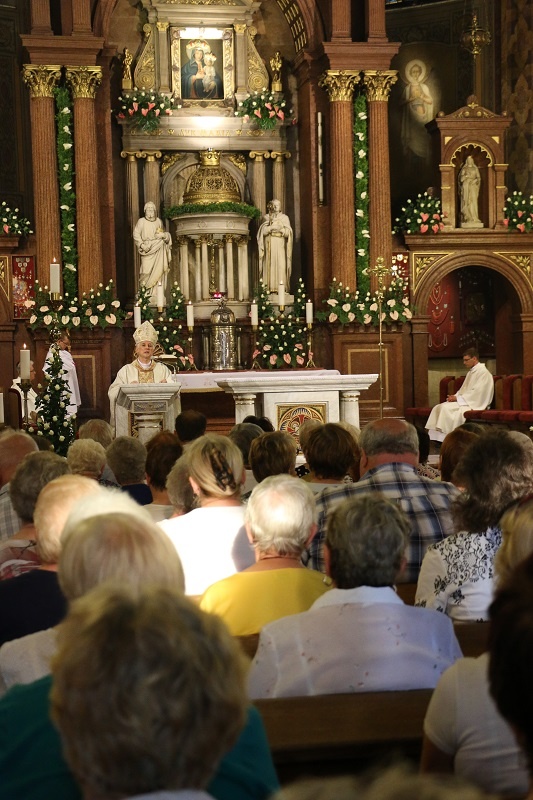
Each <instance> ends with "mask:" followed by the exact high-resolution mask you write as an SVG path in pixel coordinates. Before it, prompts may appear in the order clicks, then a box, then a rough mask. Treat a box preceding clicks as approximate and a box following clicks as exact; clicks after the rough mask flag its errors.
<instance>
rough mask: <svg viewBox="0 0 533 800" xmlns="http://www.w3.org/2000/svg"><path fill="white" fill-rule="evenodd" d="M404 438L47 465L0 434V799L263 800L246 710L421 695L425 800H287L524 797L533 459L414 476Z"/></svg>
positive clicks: (531, 452)
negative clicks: (468, 646)
mask: <svg viewBox="0 0 533 800" xmlns="http://www.w3.org/2000/svg"><path fill="white" fill-rule="evenodd" d="M206 431H207V432H206ZM424 434H425V431H417V429H415V427H414V426H413V425H411V424H409V423H407V422H405V421H403V420H400V419H396V418H394V419H392V418H385V419H379V420H375V421H373V422H370V423H368V424H366V425H365V426H364V427H363V428H362V430H361V431H359V430H358V429H356V428H353V427H352V426H349V425H347V424H344V423H327V424H324V423H321V422H319V421H318V420H311V421H309V422H306V423H304V425H303V426H302V427H301V429H300V441H298V440H297V439H295V438H294V437H293V436H291V435H289V434H288V433H287V432H284V431H276V430H274V426H273V425H272V423H271V422H270V420H267V419H266V418H262V417H251V418H247V419H246V420H245V421H243V422H242V423H239V424H237V425H235V426H234V428H233V429H232V430H231V431H230V432H228V435H221V434H220V433H210V432H209V421H208V420H207V419H206V417H205V416H204V415H203V414H201V413H200V412H196V411H190V412H188V411H184V412H182V413H181V414H180V415H179V416H178V418H177V419H176V422H175V429H174V430H172V431H159V432H158V433H156V434H155V435H154V437H153V438H152V439H151V440H150V441H147V442H146V443H143V442H141V441H140V440H139V439H137V438H134V437H129V436H119V437H117V438H114V436H113V429H112V428H111V426H109V425H108V424H107V423H106V422H104V421H103V420H89V421H87V422H86V423H85V424H84V425H82V426H81V427H80V430H79V436H78V438H77V439H76V440H75V441H74V442H73V444H72V445H71V447H70V449H69V451H68V453H67V456H66V458H62V457H60V456H57V455H56V454H54V453H53V452H47V451H44V450H42V449H39V448H38V446H37V443H36V441H35V440H34V439H33V438H32V437H31V436H29V435H28V434H27V433H25V432H23V431H14V430H9V429H6V430H4V431H3V432H1V433H0V800H4V799H5V800H18V799H19V798H20V799H21V800H22V798H24V800H41V798H42V800H44V798H49V797H57V798H61V799H62V800H96V798H98V800H111V798H138V800H140V798H145V797H146V798H148V797H150V798H160V800H163V798H164V800H187V799H188V798H192V797H194V798H195V800H204V799H207V798H213V797H214V798H217V799H218V800H267V798H269V797H274V795H275V793H276V792H277V790H278V789H279V781H278V777H277V775H276V769H275V765H274V762H273V759H272V754H271V752H270V749H269V741H268V738H267V732H266V731H265V728H264V726H263V722H262V720H261V714H260V712H259V711H258V709H257V708H256V707H255V706H254V705H253V702H254V701H256V702H257V703H258V707H259V708H261V707H262V706H261V703H276V702H279V699H280V698H295V699H296V698H299V697H304V696H305V697H308V698H310V696H316V697H320V696H324V695H335V694H338V695H360V694H362V693H365V694H366V693H373V692H375V693H383V694H384V695H385V694H386V693H389V694H390V695H392V694H394V693H397V692H410V691H416V690H427V691H428V692H429V693H432V694H431V700H430V702H429V706H428V708H427V713H426V718H425V722H424V726H423V731H422V730H421V731H420V747H421V762H420V768H421V771H422V772H423V773H425V775H422V776H420V777H416V776H413V775H412V774H411V773H409V771H408V770H404V771H402V770H401V769H400V770H397V771H396V772H394V771H393V772H391V773H386V774H384V775H383V776H382V777H381V778H378V779H377V780H375V779H374V778H373V779H371V780H366V781H365V780H363V781H361V780H359V778H355V777H354V776H352V777H350V778H346V779H342V780H340V782H335V781H333V782H328V781H323V783H322V784H321V783H319V782H314V781H307V783H304V784H295V785H294V787H293V788H291V789H288V790H286V791H287V795H286V797H287V798H289V797H291V798H293V797H294V798H295V799H296V798H299V797H301V798H305V797H309V798H312V797H313V798H315V797H316V798H319V797H324V798H330V797H331V798H340V797H342V798H346V800H351V798H353V799H354V800H356V799H357V800H360V798H366V797H368V798H373V797H383V798H384V797H388V796H390V797H393V796H394V792H392V791H391V792H390V793H389V788H387V787H389V786H390V785H392V784H394V782H395V781H396V782H397V786H398V787H400V786H403V785H405V792H406V793H407V794H409V793H410V794H409V796H412V797H418V796H420V797H422V796H424V797H425V796H428V797H429V796H431V797H433V796H434V797H437V796H438V797H440V795H438V794H432V793H431V792H433V791H435V792H437V791H438V790H439V791H440V790H442V792H443V794H442V796H443V797H445V796H446V795H445V787H446V786H447V785H448V784H446V783H445V782H444V779H443V778H441V777H439V779H438V780H437V781H435V782H433V778H432V775H433V774H435V773H436V774H438V775H439V776H442V774H445V773H446V774H448V775H450V774H451V773H455V776H456V777H457V778H458V779H459V780H465V781H466V782H469V783H470V788H464V787H465V786H466V784H460V783H458V784H457V787H461V786H462V787H463V788H457V789H456V791H457V792H460V794H456V795H455V796H462V797H465V798H466V797H470V796H471V797H472V798H477V797H479V796H480V795H479V793H477V790H476V789H475V788H472V785H473V786H474V787H478V789H479V790H481V791H482V792H486V793H489V794H490V793H493V794H495V795H496V794H497V795H499V796H502V797H526V796H527V792H528V786H529V780H530V778H529V771H530V764H531V761H530V758H531V752H532V746H531V740H532V735H531V734H530V733H529V726H530V722H529V718H528V716H527V713H528V710H529V706H528V704H529V702H530V701H529V694H530V693H531V690H530V689H529V683H528V682H527V681H526V661H527V658H528V657H529V659H530V660H531V657H530V656H526V654H525V649H524V648H525V645H523V646H522V649H521V652H522V654H523V655H522V658H523V661H524V664H523V665H522V668H521V669H519V667H518V666H517V663H518V662H517V656H516V654H513V653H511V652H510V648H511V645H513V646H516V647H518V645H517V644H516V643H517V642H519V641H520V639H523V641H524V642H528V643H529V642H530V641H531V642H533V561H531V559H533V499H532V498H533V443H532V442H531V440H530V438H529V436H526V435H524V434H517V433H512V432H509V431H506V430H503V429H491V430H489V431H488V432H485V431H479V430H476V431H475V432H472V431H469V430H467V429H465V428H463V427H459V428H456V429H455V430H454V431H452V432H451V433H449V434H448V435H447V436H446V437H445V438H444V441H443V443H442V446H441V448H440V452H439V456H438V458H437V459H433V461H432V463H430V459H429V458H428V448H427V441H426V439H427V437H426V436H425V435H424ZM528 559H530V560H529V561H528ZM528 565H529V566H528ZM528 581H529V583H528ZM528 587H529V593H528ZM495 598H496V599H495ZM528 603H529V605H528ZM511 614H514V617H513V622H512V624H511V622H510V621H509V620H510V619H511ZM489 620H492V623H490V624H492V625H493V626H495V632H494V635H492V634H491V635H490V637H489V645H490V646H489V650H490V652H484V653H482V654H476V655H477V657H475V658H472V657H469V658H464V657H463V653H462V651H461V644H462V643H463V641H464V635H462V633H461V626H462V625H463V626H464V625H466V624H467V623H471V624H475V623H477V624H479V625H480V626H488V625H489ZM513 625H514V626H515V628H516V631H515V629H514V628H513ZM465 630H466V628H465ZM245 640H246V641H245ZM249 640H252V641H253V645H250V641H249ZM460 643H461V644H460ZM250 647H251V649H250ZM245 651H246V652H245ZM493 655H494V661H493V660H492V659H493ZM507 657H508V658H509V665H507V663H506V658H507ZM527 666H528V667H529V662H528V663H527ZM513 669H514V672H513V671H512V670H513ZM509 675H512V676H513V680H514V677H515V676H516V684H517V685H516V687H514V690H515V693H518V692H519V690H520V691H521V693H522V696H523V699H524V709H523V710H521V709H520V703H519V701H518V700H516V699H515V698H514V697H511V691H510V689H509V687H508V686H507V685H506V684H505V680H504V678H505V677H507V680H509ZM511 682H512V681H511ZM385 702H386V701H385ZM288 723H289V720H288ZM398 724H400V725H401V720H400V721H399V723H398ZM420 725H421V723H420ZM289 727H290V725H289ZM338 769H339V768H338V767H337V770H338ZM341 771H344V772H346V771H347V772H349V771H350V770H349V768H346V762H343V769H342V770H341ZM439 781H440V782H441V783H440V784H439ZM374 785H375V787H376V788H375V789H372V787H373V786H374ZM449 785H450V787H452V786H453V785H454V784H449ZM439 786H440V788H439V789H438V788H437V787H439ZM378 787H381V788H378ZM409 787H410V788H409ZM424 787H425V788H424ZM428 787H434V788H431V790H430V789H429V788H428ZM398 791H399V789H398ZM426 791H427V792H430V793H429V794H425V792H426ZM452 791H453V789H452V788H450V795H449V796H451V793H452ZM373 792H374V794H373ZM376 792H377V793H376ZM380 792H381V794H380ZM469 792H470V794H469ZM276 797H278V795H276ZM279 797H283V798H284V797H285V794H283V793H281V794H280V795H279Z"/></svg>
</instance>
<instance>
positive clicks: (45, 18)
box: [30, 0, 52, 36]
mask: <svg viewBox="0 0 533 800" xmlns="http://www.w3.org/2000/svg"><path fill="white" fill-rule="evenodd" d="M30 14H31V33H32V35H33V36H36V35H40V36H52V27H51V25H50V0H32V2H31V3H30Z"/></svg>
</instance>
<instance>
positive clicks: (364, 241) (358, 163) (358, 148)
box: [353, 93, 370, 295]
mask: <svg viewBox="0 0 533 800" xmlns="http://www.w3.org/2000/svg"><path fill="white" fill-rule="evenodd" d="M353 153H354V167H355V208H356V211H355V241H356V247H357V259H356V264H357V269H356V272H357V288H358V289H359V292H360V293H361V294H362V295H365V294H366V293H367V292H368V291H369V289H370V279H369V277H368V272H367V270H368V253H369V248H370V231H369V225H370V223H369V214H368V122H367V104H366V97H365V95H364V94H363V93H361V94H359V95H358V96H357V97H356V99H355V104H354V126H353Z"/></svg>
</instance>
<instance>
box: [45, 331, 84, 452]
mask: <svg viewBox="0 0 533 800" xmlns="http://www.w3.org/2000/svg"><path fill="white" fill-rule="evenodd" d="M46 364H47V370H46V375H47V381H46V384H45V385H44V387H43V386H42V384H39V386H38V389H39V392H38V395H37V400H36V401H35V407H36V410H37V436H45V437H46V438H47V439H48V441H49V442H51V444H52V447H53V448H54V451H55V452H56V453H57V454H58V455H60V456H66V454H67V450H68V449H69V447H70V445H71V444H72V442H73V441H74V436H75V434H74V424H73V420H72V417H70V418H67V406H68V398H69V396H70V387H69V385H68V381H67V380H66V378H64V377H63V374H64V372H65V369H64V367H63V362H62V360H61V356H60V355H59V350H58V348H57V345H54V346H53V347H52V353H51V355H50V357H49V358H48V360H47V362H46Z"/></svg>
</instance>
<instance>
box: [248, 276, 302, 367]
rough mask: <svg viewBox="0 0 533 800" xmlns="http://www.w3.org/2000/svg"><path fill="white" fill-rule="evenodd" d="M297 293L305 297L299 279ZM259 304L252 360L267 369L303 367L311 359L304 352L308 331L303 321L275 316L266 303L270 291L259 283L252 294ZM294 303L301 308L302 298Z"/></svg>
mask: <svg viewBox="0 0 533 800" xmlns="http://www.w3.org/2000/svg"><path fill="white" fill-rule="evenodd" d="M298 291H299V294H300V295H301V296H302V297H304V298H305V286H304V285H303V282H302V281H301V280H300V282H299V285H298ZM254 297H255V300H256V302H257V305H258V315H259V327H258V330H257V341H256V343H255V350H254V352H253V359H254V360H259V361H260V362H262V364H263V366H264V367H265V368H266V369H287V367H305V364H306V360H308V359H310V358H311V354H310V353H308V352H307V331H306V327H305V320H304V322H302V321H300V319H299V318H297V317H296V315H295V314H294V313H293V314H287V316H285V315H284V316H281V315H278V316H276V314H275V312H274V308H273V306H272V304H271V303H270V300H269V292H268V289H267V287H266V286H265V284H264V283H263V282H262V281H261V282H260V283H259V286H258V287H257V289H256V292H255V294H254ZM297 302H298V303H299V305H297V303H296V302H295V305H297V307H302V301H301V299H300V300H299V301H297ZM303 309H304V313H305V300H304V301H303Z"/></svg>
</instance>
